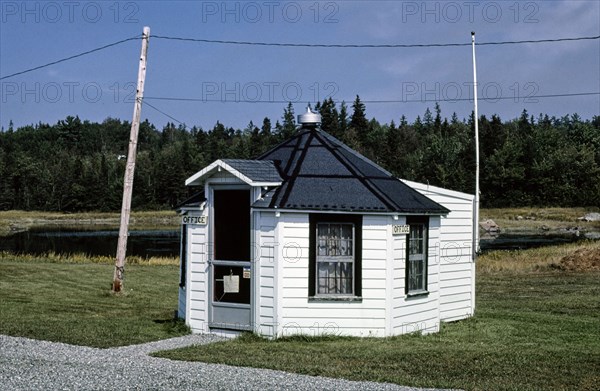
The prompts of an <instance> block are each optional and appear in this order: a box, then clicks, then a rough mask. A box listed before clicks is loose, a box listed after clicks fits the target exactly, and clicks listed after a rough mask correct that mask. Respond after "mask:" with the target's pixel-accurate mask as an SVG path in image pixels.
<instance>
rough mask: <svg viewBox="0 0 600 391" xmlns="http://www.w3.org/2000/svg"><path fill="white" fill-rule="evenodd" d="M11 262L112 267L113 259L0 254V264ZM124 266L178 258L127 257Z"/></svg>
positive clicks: (170, 261) (163, 262) (165, 262)
mask: <svg viewBox="0 0 600 391" xmlns="http://www.w3.org/2000/svg"><path fill="white" fill-rule="evenodd" d="M2 261H11V262H15V261H16V262H27V263H61V264H69V263H73V264H83V263H93V264H101V265H112V264H114V263H115V258H114V257H109V256H99V255H94V256H91V255H87V254H80V253H79V254H57V253H55V252H48V253H45V254H40V255H32V254H13V253H10V252H6V251H3V252H0V262H2ZM126 264H130V265H157V266H158V265H160V266H165V265H171V266H172V265H179V258H177V257H148V258H144V257H139V256H128V257H127V259H126Z"/></svg>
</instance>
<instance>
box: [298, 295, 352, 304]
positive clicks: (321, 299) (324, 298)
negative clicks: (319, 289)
mask: <svg viewBox="0 0 600 391" xmlns="http://www.w3.org/2000/svg"><path fill="white" fill-rule="evenodd" d="M308 302H309V303H326V302H346V303H362V297H360V296H340V297H335V296H313V297H309V298H308Z"/></svg>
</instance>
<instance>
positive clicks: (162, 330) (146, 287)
mask: <svg viewBox="0 0 600 391" xmlns="http://www.w3.org/2000/svg"><path fill="white" fill-rule="evenodd" d="M71 261H72V262H71ZM96 261H97V262H98V263H95V264H94V263H90V262H83V261H82V260H81V259H77V258H75V259H73V258H71V259H70V258H67V257H63V258H60V257H55V258H54V259H51V258H46V259H40V258H35V257H29V258H28V257H17V256H11V255H9V254H4V255H3V256H1V257H0V298H1V299H0V334H6V335H13V336H22V337H29V338H35V339H43V340H48V341H59V342H65V343H70V344H75V345H86V346H94V347H100V348H106V347H113V346H122V345H130V344H137V343H143V342H148V341H154V340H159V339H164V338H169V337H174V336H179V335H184V334H187V333H188V329H187V328H186V327H185V325H184V324H183V323H182V322H181V321H174V313H173V311H174V310H175V309H176V308H177V289H178V274H179V270H178V268H177V267H176V266H172V265H171V266H168V265H167V266H154V265H152V266H151V265H149V263H150V260H148V261H144V262H146V263H148V264H146V265H144V264H140V265H131V264H130V265H127V266H126V269H125V273H126V274H125V294H122V295H118V296H117V295H114V294H112V293H111V292H110V286H111V282H112V272H113V268H114V266H112V265H109V264H102V263H106V262H100V260H99V259H97V260H96ZM75 262H79V263H75Z"/></svg>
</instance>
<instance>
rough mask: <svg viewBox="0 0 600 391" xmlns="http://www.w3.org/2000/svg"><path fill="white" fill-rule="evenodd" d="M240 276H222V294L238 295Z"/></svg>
mask: <svg viewBox="0 0 600 391" xmlns="http://www.w3.org/2000/svg"><path fill="white" fill-rule="evenodd" d="M239 292H240V276H223V293H239Z"/></svg>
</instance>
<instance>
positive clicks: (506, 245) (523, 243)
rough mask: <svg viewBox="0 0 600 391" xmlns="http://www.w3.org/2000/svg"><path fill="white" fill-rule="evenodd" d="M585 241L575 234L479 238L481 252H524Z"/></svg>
mask: <svg viewBox="0 0 600 391" xmlns="http://www.w3.org/2000/svg"><path fill="white" fill-rule="evenodd" d="M582 239H586V236H585V235H577V234H575V233H564V234H558V233H546V234H539V233H532V232H525V233H518V234H517V233H512V234H506V233H500V234H497V235H491V234H485V235H482V236H481V238H480V242H479V245H480V247H481V251H491V250H525V249H528V248H536V247H544V246H552V245H557V244H566V243H573V242H577V241H579V240H582Z"/></svg>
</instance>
